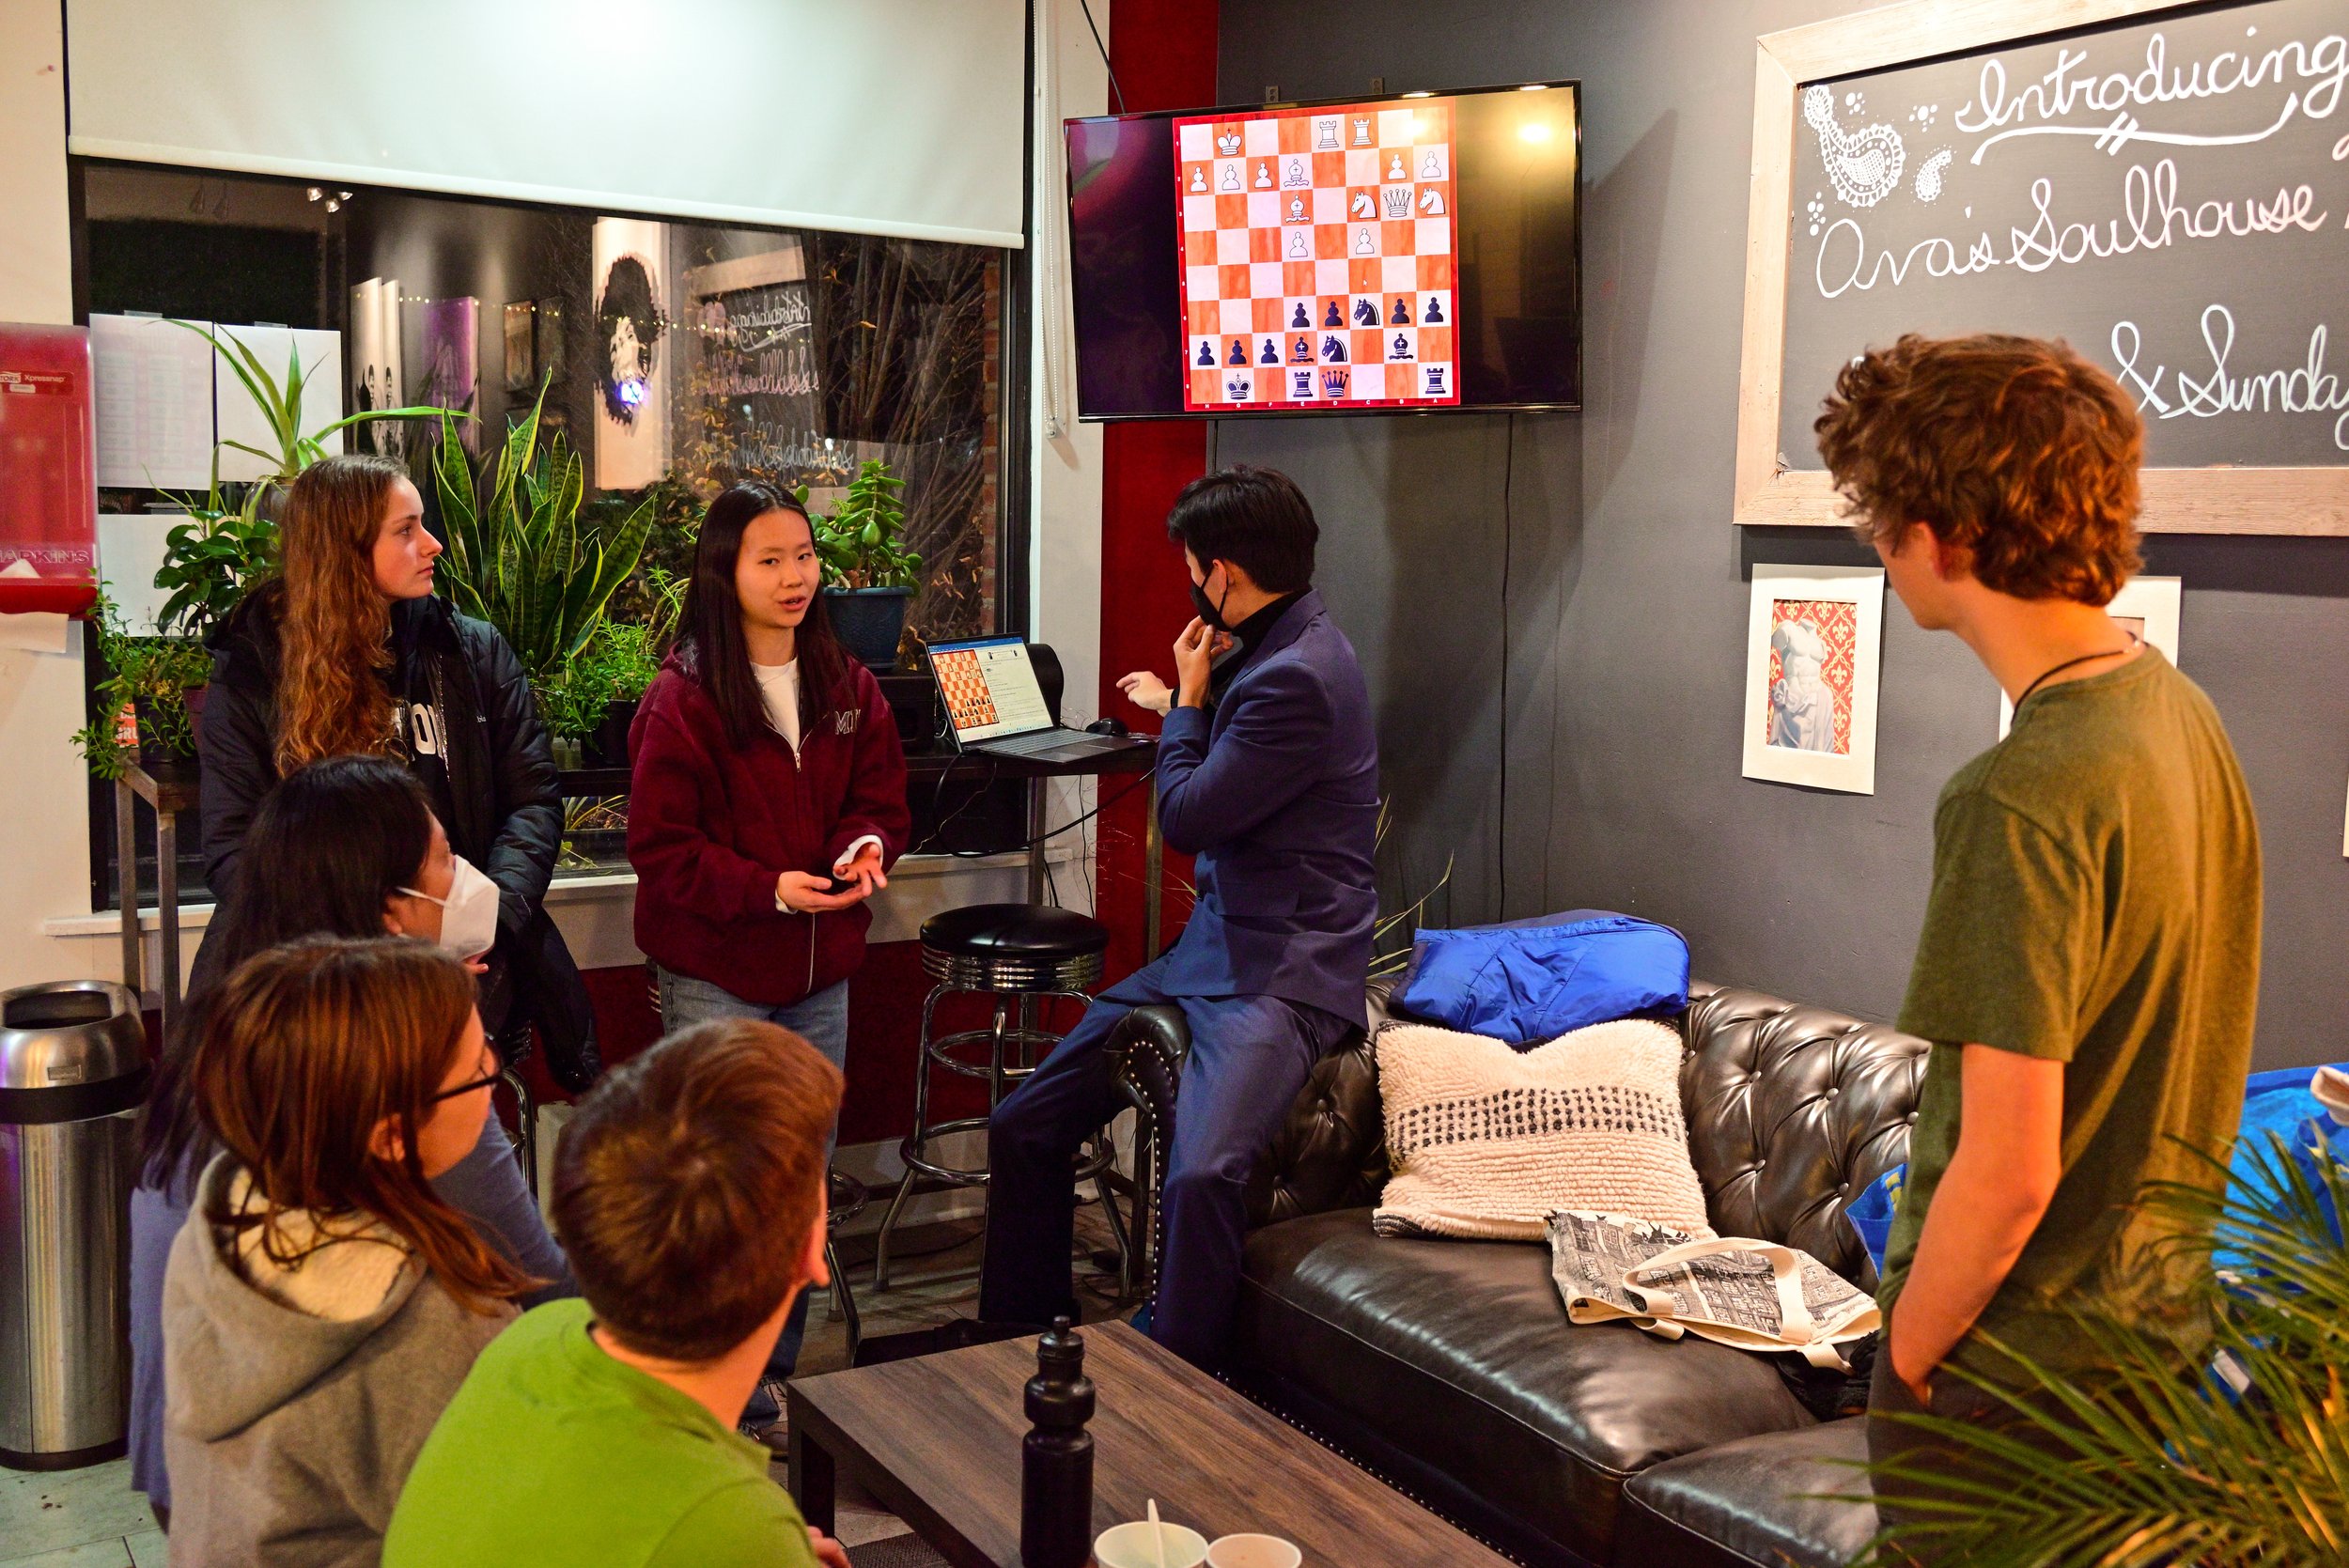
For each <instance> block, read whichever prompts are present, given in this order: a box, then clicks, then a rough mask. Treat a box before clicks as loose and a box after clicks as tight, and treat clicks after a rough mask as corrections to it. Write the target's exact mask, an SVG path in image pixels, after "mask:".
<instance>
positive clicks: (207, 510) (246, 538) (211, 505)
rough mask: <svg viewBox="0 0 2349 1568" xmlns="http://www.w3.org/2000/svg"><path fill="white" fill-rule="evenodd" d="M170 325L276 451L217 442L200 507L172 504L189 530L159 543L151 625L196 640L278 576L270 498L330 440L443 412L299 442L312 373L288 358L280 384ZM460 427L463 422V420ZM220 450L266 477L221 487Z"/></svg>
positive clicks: (189, 499) (221, 342)
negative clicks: (237, 388) (229, 381)
mask: <svg viewBox="0 0 2349 1568" xmlns="http://www.w3.org/2000/svg"><path fill="white" fill-rule="evenodd" d="M171 325H173V326H175V327H179V328H182V329H184V330H186V331H188V332H192V333H194V334H196V335H197V336H199V337H201V338H203V339H204V340H205V341H206V342H208V343H210V345H211V346H212V351H213V353H214V354H215V355H216V356H217V357H218V358H219V359H221V360H222V361H224V362H225V363H226V365H227V366H228V368H229V370H230V371H231V372H233V373H234V374H235V376H236V378H237V380H238V381H239V382H240V383H241V384H242V385H243V387H244V390H245V393H246V395H247V396H250V397H251V398H252V399H253V406H254V407H255V408H256V409H257V410H259V411H260V413H261V417H262V419H263V421H264V422H265V423H266V424H267V425H268V427H269V430H270V437H271V440H272V443H273V444H274V446H275V447H276V450H275V451H268V452H265V451H263V450H262V449H261V448H259V447H257V446H252V445H248V444H246V443H245V442H241V441H227V442H221V443H220V444H219V446H215V447H214V448H213V450H212V481H211V488H210V490H209V491H208V492H207V493H206V495H205V496H204V497H203V498H202V499H201V500H199V499H197V498H195V497H194V496H186V495H183V496H175V497H173V499H174V500H176V501H178V502H179V505H180V506H181V507H182V508H183V509H184V510H185V511H186V512H187V514H188V520H187V521H185V522H183V523H179V524H177V525H176V526H174V527H173V528H172V529H171V531H170V532H168V533H167V534H165V535H164V536H163V567H162V569H161V570H159V571H157V572H156V574H155V586H156V587H158V588H166V589H169V590H170V593H171V597H170V598H168V599H166V600H164V602H163V612H162V613H161V614H160V615H159V616H158V617H157V620H158V623H159V624H160V625H161V626H162V627H163V629H165V630H166V631H169V632H178V633H180V634H183V635H186V636H191V637H202V636H204V635H206V634H207V633H209V632H210V630H211V629H212V628H214V627H215V626H218V625H219V624H220V623H221V622H222V621H225V620H226V619H227V618H228V614H229V613H230V612H231V611H233V610H235V609H236V607H237V605H238V603H239V602H240V601H241V600H242V599H243V598H244V596H245V594H246V593H247V592H249V591H250V590H251V589H252V587H253V586H254V584H256V583H257V582H260V581H261V580H262V579H263V578H265V577H267V576H268V575H269V574H270V573H271V572H272V571H274V570H275V569H276V567H277V524H276V522H275V520H272V519H271V518H269V517H267V516H265V515H264V511H265V507H266V498H267V497H268V496H269V495H270V493H271V492H272V490H274V489H278V488H280V487H282V486H284V485H287V484H289V483H291V482H292V480H293V478H294V476H295V475H297V474H300V473H301V472H302V471H303V469H305V468H307V467H309V466H310V465H311V464H312V463H314V462H317V461H318V460H319V458H323V457H325V456H326V455H327V452H326V445H325V441H326V438H327V437H328V436H330V435H333V434H334V432H335V431H337V430H342V429H347V428H350V427H354V426H358V425H363V424H366V423H367V422H368V421H370V420H378V419H408V418H414V417H420V416H423V415H428V414H440V415H442V416H443V417H445V416H446V415H447V414H448V413H450V412H451V411H450V410H446V409H440V408H434V407H429V406H423V405H419V406H417V407H413V408H404V409H370V410H368V411H365V412H363V413H354V414H350V415H349V416H348V417H346V418H342V419H337V420H335V421H334V423H332V424H330V425H322V426H320V427H319V428H317V429H315V430H311V431H308V432H304V431H303V428H302V398H303V389H304V388H305V387H306V386H307V385H308V384H309V380H310V378H311V375H312V373H313V370H315V366H314V367H313V369H312V370H304V369H303V365H302V356H301V354H300V352H299V351H291V352H288V355H287V360H286V374H285V377H284V378H283V379H282V380H281V379H279V378H278V377H275V376H272V374H271V373H270V370H269V367H268V366H267V365H263V364H262V363H261V359H260V356H259V355H258V354H257V353H255V352H254V351H253V350H252V349H250V348H248V347H247V346H246V345H244V344H242V343H241V342H239V341H237V339H235V338H234V337H229V336H225V335H223V334H217V333H215V332H213V331H212V330H211V329H210V328H209V327H199V326H196V325H194V323H193V322H188V321H174V322H172V323H171ZM465 417H467V418H471V417H472V416H471V415H466V416H465ZM221 447H231V448H234V449H235V450H237V451H240V452H244V453H249V454H250V455H252V456H253V457H256V458H259V459H260V460H261V461H263V462H265V463H270V464H273V465H275V466H274V469H273V471H272V473H271V474H267V475H266V476H264V477H263V478H261V479H259V480H257V481H256V482H254V483H251V484H245V485H234V486H224V485H223V484H222V483H221V479H220V450H221Z"/></svg>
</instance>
